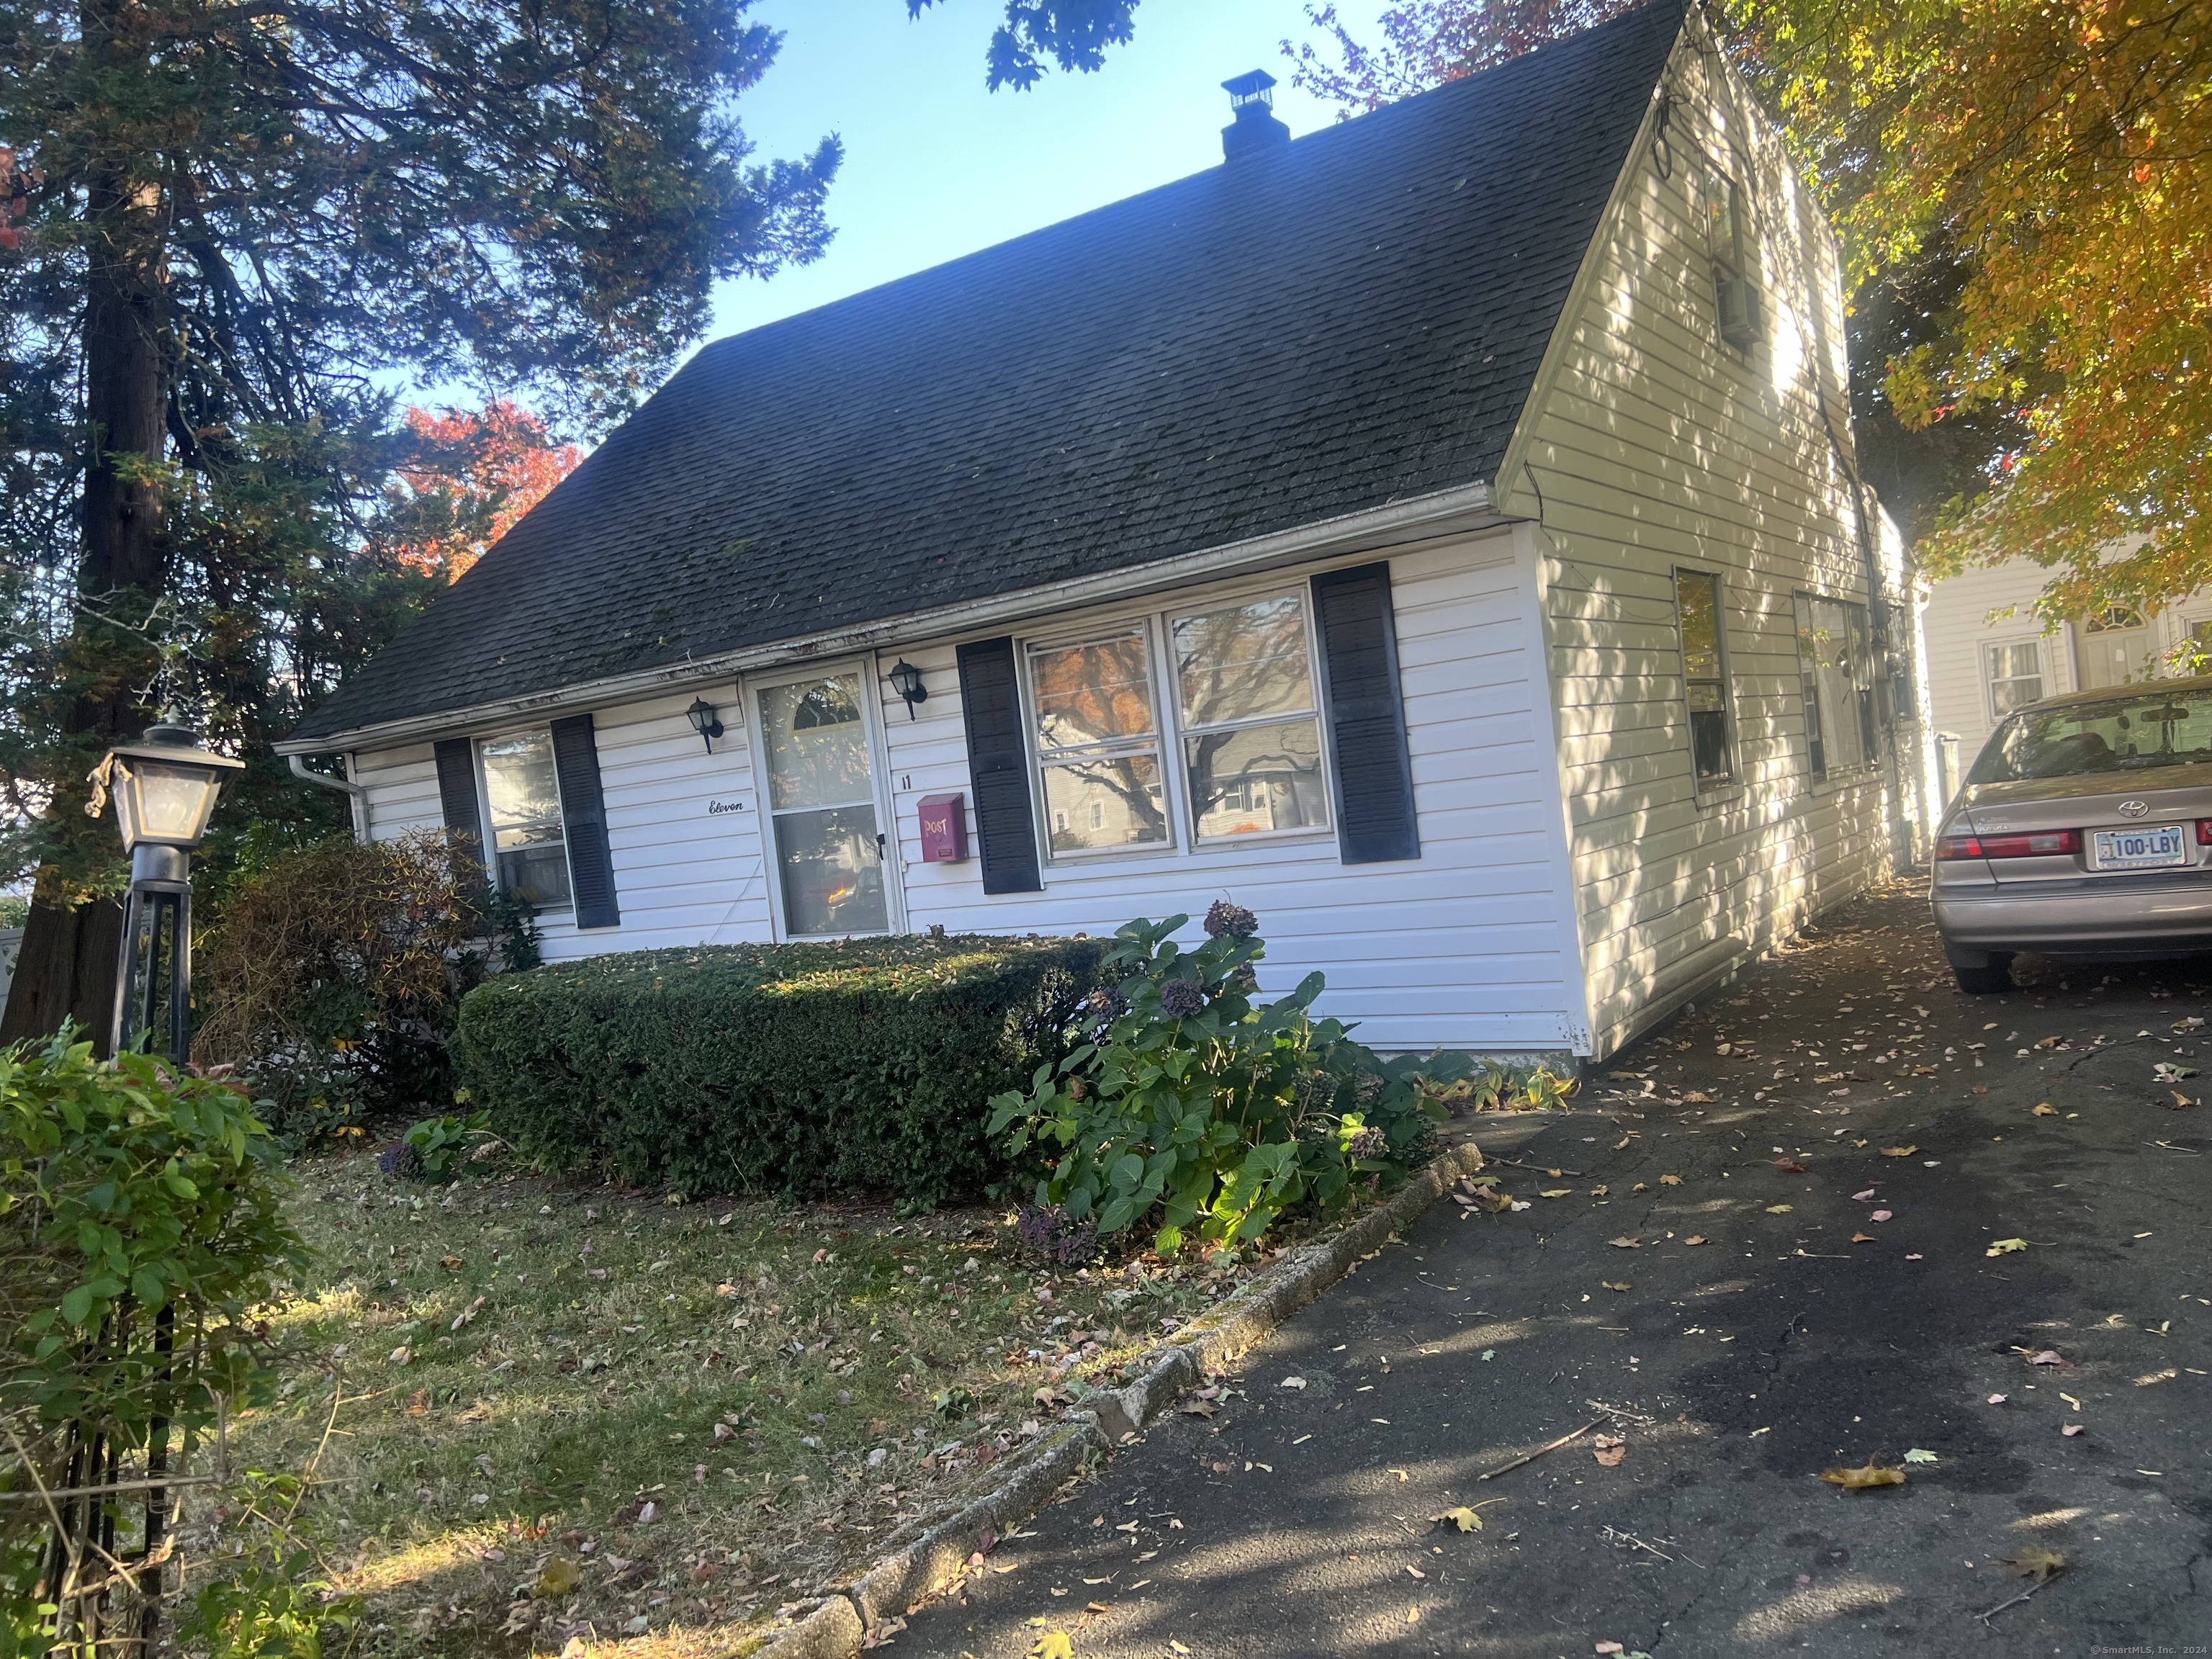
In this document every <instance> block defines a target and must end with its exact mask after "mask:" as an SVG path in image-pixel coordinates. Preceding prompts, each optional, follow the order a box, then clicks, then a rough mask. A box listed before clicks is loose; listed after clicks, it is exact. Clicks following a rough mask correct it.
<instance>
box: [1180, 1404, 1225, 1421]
mask: <svg viewBox="0 0 2212 1659" xmlns="http://www.w3.org/2000/svg"><path fill="white" fill-rule="evenodd" d="M1220 1409H1221V1407H1218V1406H1217V1405H1215V1404H1214V1403H1213V1402H1212V1401H1211V1400H1186V1401H1183V1402H1182V1405H1180V1406H1178V1407H1176V1410H1177V1411H1179V1412H1181V1413H1182V1414H1183V1415H1184V1416H1185V1417H1211V1416H1212V1415H1213V1414H1214V1413H1216V1412H1218V1411H1219V1410H1220Z"/></svg>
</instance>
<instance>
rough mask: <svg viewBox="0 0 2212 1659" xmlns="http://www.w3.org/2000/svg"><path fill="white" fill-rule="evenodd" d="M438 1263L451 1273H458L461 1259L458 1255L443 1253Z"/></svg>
mask: <svg viewBox="0 0 2212 1659" xmlns="http://www.w3.org/2000/svg"><path fill="white" fill-rule="evenodd" d="M438 1265H439V1266H440V1267H443V1268H444V1269H445V1270H446V1271H447V1273H458V1272H459V1271H460V1267H461V1259H460V1257H459V1256H457V1255H441V1256H440V1257H439V1258H438Z"/></svg>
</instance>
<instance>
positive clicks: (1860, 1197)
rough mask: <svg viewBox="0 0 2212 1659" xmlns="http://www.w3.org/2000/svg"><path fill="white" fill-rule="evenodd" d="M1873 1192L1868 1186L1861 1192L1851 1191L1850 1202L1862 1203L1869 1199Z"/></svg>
mask: <svg viewBox="0 0 2212 1659" xmlns="http://www.w3.org/2000/svg"><path fill="white" fill-rule="evenodd" d="M1874 1194H1875V1189H1874V1188H1871V1187H1869V1188H1867V1189H1866V1190H1865V1191H1864V1192H1863V1193H1853V1194H1851V1202H1852V1203H1854V1204H1863V1203H1865V1202H1866V1201H1867V1200H1869V1199H1870V1198H1872V1197H1873V1196H1874Z"/></svg>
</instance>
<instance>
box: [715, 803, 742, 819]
mask: <svg viewBox="0 0 2212 1659" xmlns="http://www.w3.org/2000/svg"><path fill="white" fill-rule="evenodd" d="M744 810H745V804H744V802H743V801H741V800H712V799H710V800H708V803H707V816H708V817H710V818H720V817H728V816H729V815H730V814H731V813H732V812H742V811H744Z"/></svg>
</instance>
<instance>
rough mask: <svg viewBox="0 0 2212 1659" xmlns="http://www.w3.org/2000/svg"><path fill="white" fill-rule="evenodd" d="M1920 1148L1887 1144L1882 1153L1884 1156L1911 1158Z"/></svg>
mask: <svg viewBox="0 0 2212 1659" xmlns="http://www.w3.org/2000/svg"><path fill="white" fill-rule="evenodd" d="M1919 1150H1920V1149H1919V1148H1918V1147H1917V1146H1885V1147H1883V1148H1882V1149H1881V1155H1882V1156H1883V1157H1884V1158H1911V1156H1912V1155H1913V1153H1915V1152H1918V1151H1919Z"/></svg>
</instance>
